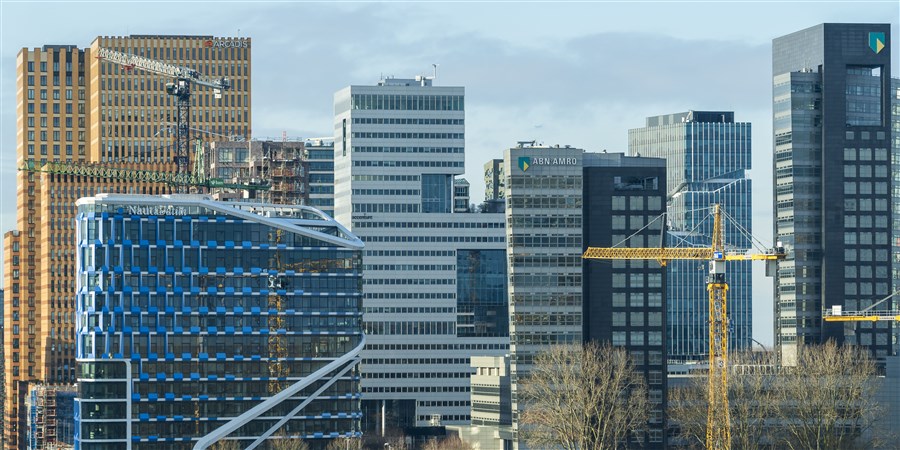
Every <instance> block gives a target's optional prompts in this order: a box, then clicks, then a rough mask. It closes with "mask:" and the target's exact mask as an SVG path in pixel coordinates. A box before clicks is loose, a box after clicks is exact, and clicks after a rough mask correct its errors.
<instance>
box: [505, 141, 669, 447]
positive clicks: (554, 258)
mask: <svg viewBox="0 0 900 450" xmlns="http://www.w3.org/2000/svg"><path fill="white" fill-rule="evenodd" d="M504 156H505V157H504V160H505V172H506V174H507V178H506V201H507V206H506V215H507V224H508V230H507V234H508V236H510V239H511V240H510V241H509V245H508V247H507V252H508V254H509V258H508V260H509V304H510V317H511V320H510V358H511V360H510V377H511V391H512V395H511V403H512V418H513V420H512V423H513V425H512V430H513V433H516V432H517V431H518V423H517V421H518V409H519V408H520V405H519V401H518V397H517V391H518V383H519V381H520V380H521V379H522V378H524V377H526V376H527V374H528V371H529V369H530V367H531V366H532V364H533V359H534V357H535V356H536V355H537V354H538V353H540V352H542V351H544V350H546V349H547V347H548V346H550V345H554V344H571V343H582V342H588V341H599V342H605V343H611V344H612V345H615V346H621V347H624V348H625V349H626V350H627V351H628V352H629V354H630V355H631V356H632V358H633V360H634V362H635V366H636V368H637V369H638V371H640V373H642V374H643V375H644V376H645V377H646V379H647V383H648V386H649V389H650V392H651V402H653V407H652V410H653V414H654V415H653V417H652V419H651V423H650V427H651V428H650V432H649V433H648V434H647V435H646V436H643V439H644V444H643V445H644V446H645V447H646V448H663V447H664V446H665V432H664V430H665V420H664V413H665V405H666V403H665V398H666V394H667V392H666V381H665V373H666V361H665V351H666V338H665V323H666V322H665V317H664V312H665V303H664V300H663V294H664V292H665V273H664V270H663V269H661V268H660V267H659V265H658V264H657V263H656V262H653V261H629V262H626V261H583V260H582V258H581V255H582V253H583V251H584V250H585V249H586V248H587V247H588V246H594V247H610V246H613V245H616V244H618V245H619V246H628V247H645V246H659V243H660V242H659V240H660V236H661V231H662V218H661V217H660V216H661V215H662V213H663V212H664V204H665V203H664V201H663V199H664V198H665V194H666V179H665V173H666V170H665V161H664V160H662V159H658V158H644V157H627V156H624V155H622V154H612V153H611V154H601V153H585V152H584V151H583V150H581V149H576V148H570V147H563V148H560V147H553V148H548V147H534V146H529V145H526V144H524V143H523V144H521V145H520V146H519V147H516V148H511V149H508V150H506V151H505V155H504ZM629 236H630V239H627V240H626V238H628V237H629ZM501 435H502V433H501ZM513 436H515V434H513ZM512 439H513V441H518V442H517V443H516V445H518V446H520V447H521V445H522V444H523V443H522V442H521V436H518V437H513V438H512Z"/></svg>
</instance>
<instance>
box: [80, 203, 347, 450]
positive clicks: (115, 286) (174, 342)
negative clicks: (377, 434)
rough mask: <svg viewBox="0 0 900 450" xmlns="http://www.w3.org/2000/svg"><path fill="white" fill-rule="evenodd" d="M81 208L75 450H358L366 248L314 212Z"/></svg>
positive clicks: (252, 206) (261, 207)
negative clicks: (230, 448)
mask: <svg viewBox="0 0 900 450" xmlns="http://www.w3.org/2000/svg"><path fill="white" fill-rule="evenodd" d="M77 204H78V215H77V218H76V232H77V235H78V238H79V239H78V248H77V252H76V255H77V256H76V267H77V273H78V277H77V292H76V305H77V306H76V312H77V314H76V318H75V323H76V330H77V340H76V342H77V348H76V358H77V360H78V374H77V379H78V396H77V399H76V410H77V411H78V413H77V414H76V421H75V424H76V433H75V441H76V448H80V449H82V450H98V449H110V448H122V449H124V448H126V446H127V448H131V449H134V450H140V449H160V448H165V449H172V450H176V449H181V450H187V449H191V448H193V446H194V445H195V444H197V443H198V442H200V443H205V444H211V443H213V442H216V441H219V440H220V439H225V440H236V441H237V442H238V443H239V444H240V446H241V447H240V448H246V447H248V446H249V445H250V444H251V443H258V441H263V440H265V439H267V438H269V439H279V438H282V437H293V438H302V439H306V440H310V441H313V440H314V441H318V442H322V439H323V438H335V437H345V436H356V435H358V433H359V428H358V425H359V419H360V417H361V413H360V409H359V399H360V393H359V375H358V372H357V371H356V366H357V364H358V363H359V357H358V355H359V352H360V351H361V349H362V346H363V345H364V343H365V340H364V336H363V334H362V307H361V306H362V298H361V294H362V292H361V291H362V282H361V281H362V268H361V265H362V259H361V256H362V255H361V253H362V248H363V244H362V242H361V241H360V240H359V239H358V238H356V237H355V236H353V235H351V234H350V233H349V232H348V231H347V230H346V229H345V228H344V227H342V226H341V225H339V224H338V223H336V222H335V221H334V220H333V219H331V218H330V217H327V216H324V215H322V213H321V212H319V211H317V210H314V209H312V208H309V207H305V206H286V205H270V204H261V203H236V202H231V203H220V202H214V201H211V200H210V199H209V197H207V196H201V195H172V196H138V195H110V194H100V195H97V196H94V197H86V198H82V199H80V200H78V202H77ZM273 433H274V434H273ZM323 446H324V443H323V444H319V445H317V446H316V448H320V447H323ZM204 448H205V447H204Z"/></svg>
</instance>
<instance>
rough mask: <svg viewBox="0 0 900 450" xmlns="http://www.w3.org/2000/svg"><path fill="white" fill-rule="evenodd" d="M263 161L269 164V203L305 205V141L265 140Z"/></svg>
mask: <svg viewBox="0 0 900 450" xmlns="http://www.w3.org/2000/svg"><path fill="white" fill-rule="evenodd" d="M261 144H262V147H263V155H265V156H264V158H263V161H264V162H266V163H267V164H268V168H267V169H268V173H269V178H268V179H269V180H270V183H271V185H272V190H271V191H270V192H269V196H270V198H269V199H268V200H269V203H274V204H276V205H305V204H306V200H307V197H306V188H305V186H304V183H303V179H304V178H305V177H306V169H307V167H306V165H307V162H306V158H304V147H303V142H292V141H287V140H286V139H283V140H282V141H281V142H272V141H263V142H261Z"/></svg>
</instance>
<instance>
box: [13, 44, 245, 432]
mask: <svg viewBox="0 0 900 450" xmlns="http://www.w3.org/2000/svg"><path fill="white" fill-rule="evenodd" d="M99 47H106V48H110V49H113V50H118V51H121V52H125V53H131V54H135V55H138V56H144V57H147V58H151V59H157V60H160V61H164V62H168V63H171V64H176V65H180V66H185V67H190V68H193V69H196V70H197V71H199V72H200V73H202V74H204V75H209V76H214V77H227V78H229V79H230V80H231V85H232V89H231V90H230V91H226V92H224V93H223V95H222V97H221V98H219V99H217V98H215V97H214V95H213V93H212V91H211V90H210V89H206V88H204V87H199V86H197V87H195V89H194V93H193V96H192V108H191V124H190V126H191V128H192V129H194V131H193V132H192V133H193V134H194V135H195V136H198V137H200V138H202V139H204V140H207V141H209V140H223V139H226V138H227V137H228V136H241V137H244V138H247V139H249V137H250V101H251V94H250V71H251V69H250V51H251V45H250V39H248V38H218V37H213V36H158V35H153V36H144V35H142V36H135V35H132V36H127V37H106V36H104V37H98V38H96V39H95V40H94V42H93V43H92V44H91V45H90V47H88V48H78V47H77V46H74V45H63V46H44V47H41V48H35V49H27V48H23V49H22V50H21V51H20V52H19V54H18V57H17V61H16V66H17V67H16V69H17V77H16V105H17V116H16V164H17V166H18V167H22V166H23V165H24V164H25V163H26V162H27V161H28V160H33V161H34V162H35V164H36V165H37V166H40V165H41V164H42V163H44V162H48V161H71V162H80V163H97V164H103V165H109V166H115V167H130V168H136V169H137V168H141V169H151V170H164V171H173V170H174V164H172V157H173V156H174V154H173V146H172V144H173V139H174V123H173V122H174V110H175V107H174V101H173V99H172V98H170V96H169V95H168V94H166V91H165V83H166V82H168V81H169V79H168V77H166V76H162V75H155V74H149V73H145V72H142V71H140V70H130V71H129V70H125V69H123V68H122V67H121V66H118V65H116V64H113V63H110V62H108V61H103V60H99V59H96V58H93V57H92V56H91V55H92V53H94V52H96V49H97V48H99ZM16 186H17V188H16V208H17V209H16V211H17V216H16V230H14V231H8V232H6V233H5V234H4V236H3V264H4V272H3V273H4V279H3V288H4V289H5V291H6V294H5V295H6V299H7V300H6V305H5V306H6V307H5V309H4V321H5V324H6V326H5V327H4V331H3V351H4V355H5V359H4V367H3V383H4V386H3V387H4V389H3V392H4V402H3V407H4V412H3V422H4V424H3V447H4V448H6V449H19V448H24V445H25V444H24V439H23V436H24V423H25V416H24V414H25V409H24V404H25V403H24V398H25V394H26V392H27V386H28V383H29V382H39V383H41V382H42V383H71V382H74V380H75V368H74V361H75V342H74V322H75V321H74V311H75V304H74V301H75V279H74V273H75V269H74V266H75V246H74V243H75V234H74V217H75V200H77V199H78V198H80V197H84V196H92V195H95V194H97V193H102V192H117V193H146V194H162V193H166V192H168V188H167V187H165V186H161V185H155V184H151V183H129V182H124V181H117V180H106V179H87V178H85V177H75V176H67V175H58V174H48V173H33V172H24V171H19V172H17V185H16ZM7 195H8V194H7ZM10 200H11V199H9V198H7V199H6V200H4V202H5V201H10Z"/></svg>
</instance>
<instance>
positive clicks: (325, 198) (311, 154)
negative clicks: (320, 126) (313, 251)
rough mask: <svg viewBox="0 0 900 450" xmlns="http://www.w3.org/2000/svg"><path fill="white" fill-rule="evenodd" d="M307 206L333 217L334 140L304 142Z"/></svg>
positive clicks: (308, 140)
mask: <svg viewBox="0 0 900 450" xmlns="http://www.w3.org/2000/svg"><path fill="white" fill-rule="evenodd" d="M305 145H306V159H307V160H308V161H309V172H308V180H309V190H308V192H309V202H308V203H307V204H308V205H309V206H312V207H314V208H318V209H320V210H322V211H323V212H324V213H326V214H328V215H329V216H334V138H316V139H307V140H306V144H305Z"/></svg>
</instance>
